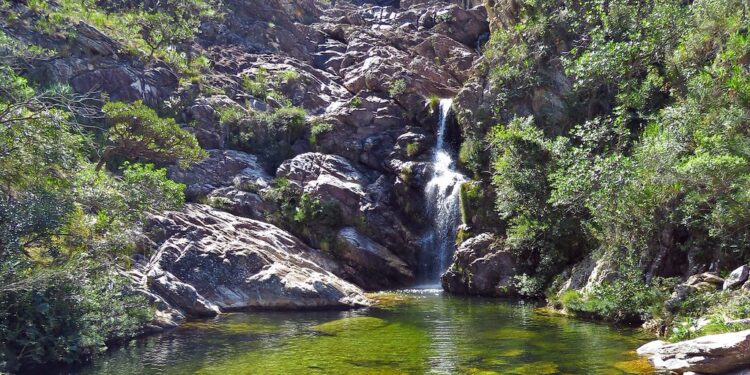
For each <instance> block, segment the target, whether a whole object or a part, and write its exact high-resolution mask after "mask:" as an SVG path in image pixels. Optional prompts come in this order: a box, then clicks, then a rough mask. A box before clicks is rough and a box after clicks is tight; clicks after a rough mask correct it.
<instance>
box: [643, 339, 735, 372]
mask: <svg viewBox="0 0 750 375" xmlns="http://www.w3.org/2000/svg"><path fill="white" fill-rule="evenodd" d="M638 352H639V354H642V355H649V356H650V357H649V360H650V361H651V363H652V364H653V365H654V366H655V367H656V368H657V369H658V370H662V371H673V372H675V373H687V372H691V371H692V372H695V373H702V374H724V373H727V372H729V371H732V370H737V369H740V368H743V367H746V366H747V365H748V364H750V330H746V331H740V332H734V333H725V334H720V335H709V336H703V337H699V338H697V339H693V340H688V341H682V342H678V343H675V344H664V343H661V342H660V343H649V344H646V345H645V346H643V347H641V348H639V349H638Z"/></svg>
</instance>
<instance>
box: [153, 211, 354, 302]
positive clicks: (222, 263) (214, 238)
mask: <svg viewBox="0 0 750 375" xmlns="http://www.w3.org/2000/svg"><path fill="white" fill-rule="evenodd" d="M148 232H149V233H159V235H157V236H155V242H156V243H157V246H158V249H157V250H156V252H155V253H154V255H153V257H152V258H151V260H150V262H149V265H148V268H147V279H148V285H149V286H151V290H152V292H153V293H155V294H158V295H160V296H162V297H164V299H165V300H166V301H168V302H169V303H170V304H172V305H173V307H174V308H176V309H179V310H182V311H184V312H185V313H186V314H187V315H189V316H207V315H212V314H216V313H218V312H220V311H221V312H223V311H231V310H241V309H248V308H264V309H320V308H335V309H339V308H354V307H361V306H367V305H368V304H369V302H368V300H367V298H365V297H364V295H363V293H362V290H361V289H359V288H358V287H356V286H354V285H352V284H350V283H348V282H346V281H344V280H342V279H340V278H339V277H337V276H335V275H334V273H333V272H340V270H339V268H338V265H337V264H336V263H335V262H334V261H333V260H332V259H331V258H329V257H328V256H327V255H325V254H324V253H322V252H320V251H319V250H315V249H311V248H309V247H307V246H306V245H305V244H303V243H302V242H301V241H299V240H298V239H297V238H295V237H294V236H292V235H290V234H289V233H287V232H284V231H282V230H281V229H279V228H276V227H275V226H273V225H270V224H266V223H262V222H259V221H255V220H251V219H244V218H240V217H236V216H233V215H231V214H229V213H225V212H221V211H216V210H214V209H211V208H210V207H208V206H204V205H195V204H188V205H187V206H186V207H185V208H184V210H182V211H180V212H169V213H167V214H165V215H164V216H160V217H155V218H154V219H153V220H152V221H151V223H150V225H149V228H148Z"/></svg>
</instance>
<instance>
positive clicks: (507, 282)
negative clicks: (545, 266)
mask: <svg viewBox="0 0 750 375" xmlns="http://www.w3.org/2000/svg"><path fill="white" fill-rule="evenodd" d="M515 267H516V259H515V257H514V256H513V255H512V254H511V253H510V252H508V251H507V250H505V246H504V244H503V243H502V241H501V240H500V239H499V238H497V237H496V236H495V235H494V234H490V233H483V234H480V235H478V236H476V237H473V238H470V239H468V240H466V241H464V243H462V244H461V246H459V248H458V250H456V253H455V254H454V256H453V264H452V265H451V266H450V268H448V271H446V272H445V273H444V274H443V275H442V277H441V278H440V281H441V283H442V285H443V289H445V291H447V292H449V293H454V294H470V295H482V296H491V297H503V296H511V295H514V294H515V287H514V282H513V277H514V276H515V275H516V273H515Z"/></svg>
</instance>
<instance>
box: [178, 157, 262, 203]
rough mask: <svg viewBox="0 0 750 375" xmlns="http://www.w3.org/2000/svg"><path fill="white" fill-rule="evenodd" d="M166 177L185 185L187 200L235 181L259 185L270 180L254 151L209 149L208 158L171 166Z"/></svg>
mask: <svg viewBox="0 0 750 375" xmlns="http://www.w3.org/2000/svg"><path fill="white" fill-rule="evenodd" d="M169 178H171V179H173V180H175V181H177V182H181V183H183V184H185V185H187V188H186V190H185V195H186V196H187V198H188V199H189V200H195V199H198V198H200V197H205V196H207V195H208V194H209V193H211V192H212V191H214V190H216V189H219V188H222V187H227V186H233V185H234V184H235V183H236V182H237V183H243V184H245V185H255V186H257V188H258V189H262V188H264V187H267V186H268V185H269V184H270V181H271V176H269V175H268V173H266V172H265V171H264V170H263V168H262V167H261V166H260V164H259V163H258V158H257V157H256V156H255V155H250V154H247V153H244V152H241V151H234V150H208V158H206V159H205V160H203V161H201V162H200V163H197V164H195V165H193V166H191V167H190V168H188V169H181V168H179V167H178V166H172V167H170V168H169Z"/></svg>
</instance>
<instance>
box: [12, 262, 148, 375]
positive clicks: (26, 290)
mask: <svg viewBox="0 0 750 375" xmlns="http://www.w3.org/2000/svg"><path fill="white" fill-rule="evenodd" d="M21 263H23V262H21ZM18 264H19V263H16V262H13V261H11V262H5V263H3V264H2V267H3V272H4V274H3V279H2V281H3V283H2V285H3V286H2V287H1V288H0V322H2V323H0V346H1V347H0V369H4V370H6V371H15V370H18V369H19V368H21V367H22V366H25V367H28V366H33V365H41V364H45V363H49V362H52V363H60V362H62V363H75V362H80V361H84V360H86V359H88V358H90V357H91V356H93V355H96V354H98V353H102V352H103V351H104V350H106V348H107V343H108V342H110V341H112V340H116V339H118V338H128V337H131V336H133V335H136V334H138V333H139V332H141V331H142V330H143V328H144V326H145V325H146V324H147V323H148V322H149V321H150V320H151V316H152V312H151V311H150V309H149V307H148V303H147V301H146V299H145V297H143V296H141V295H136V294H132V293H131V292H129V291H128V289H127V286H128V285H129V284H128V282H127V281H126V280H125V279H124V278H122V277H120V276H117V275H115V274H113V273H112V272H113V271H112V270H109V269H107V268H105V267H95V266H93V264H92V263H91V262H88V261H81V260H79V261H76V262H71V263H70V264H68V265H66V266H64V267H62V268H60V269H54V268H53V269H43V268H36V267H32V268H27V269H24V268H25V267H23V268H22V267H19V266H18ZM25 273H28V274H25Z"/></svg>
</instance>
